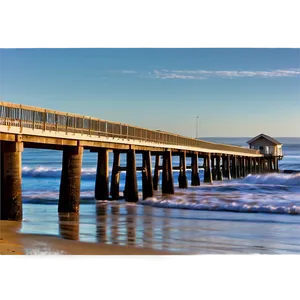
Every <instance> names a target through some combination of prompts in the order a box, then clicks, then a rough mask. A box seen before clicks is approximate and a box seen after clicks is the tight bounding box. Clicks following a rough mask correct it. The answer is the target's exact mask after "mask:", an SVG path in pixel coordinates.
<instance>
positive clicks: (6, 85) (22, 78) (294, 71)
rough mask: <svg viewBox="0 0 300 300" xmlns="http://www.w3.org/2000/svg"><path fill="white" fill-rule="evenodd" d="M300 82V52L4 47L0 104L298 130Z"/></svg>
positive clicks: (126, 118) (235, 132)
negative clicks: (6, 102)
mask: <svg viewBox="0 0 300 300" xmlns="http://www.w3.org/2000/svg"><path fill="white" fill-rule="evenodd" d="M299 83H300V52H299V49H275V48H274V49H252V48H249V49H246V48H242V49H238V48H231V49H223V48H214V49H208V48H204V49H197V48H190V49H184V48H179V49H175V48H165V49H160V48H153V49H136V48H135V49H121V48H119V49H118V48H115V49H96V48H93V49H0V100H1V101H8V102H13V103H20V104H27V105H33V106H39V107H43V108H50V109H55V110H60V111H65V112H70V113H71V112H73V113H78V114H83V115H86V116H93V117H98V118H101V119H105V120H110V121H117V122H122V123H127V124H131V125H135V126H140V127H144V128H149V129H159V130H163V131H169V132H173V133H178V134H182V135H185V136H189V137H196V132H198V136H197V137H199V138H201V137H253V136H256V135H258V134H260V133H265V134H268V135H270V136H273V137H293V136H297V137H299V136H300V121H299V120H300V84H299ZM197 117H198V118H197ZM197 120H198V122H197ZM197 123H198V129H197V128H196V127H197Z"/></svg>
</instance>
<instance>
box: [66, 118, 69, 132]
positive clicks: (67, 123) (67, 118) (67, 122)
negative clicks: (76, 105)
mask: <svg viewBox="0 0 300 300" xmlns="http://www.w3.org/2000/svg"><path fill="white" fill-rule="evenodd" d="M68 120H69V117H68V114H66V134H68Z"/></svg>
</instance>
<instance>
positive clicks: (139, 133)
mask: <svg viewBox="0 0 300 300" xmlns="http://www.w3.org/2000/svg"><path fill="white" fill-rule="evenodd" d="M0 148H1V162H0V163H1V199H0V203H1V206H0V209H1V210H0V215H1V216H0V219H1V220H21V219H22V188H21V183H22V152H23V149H24V148H39V149H54V150H58V151H63V159H62V172H61V181H60V194H59V201H58V211H59V212H75V213H77V212H79V200H80V180H81V167H82V156H83V151H84V150H86V149H87V150H89V151H91V152H96V153H97V155H98V162H97V172H96V182H95V199H96V200H106V199H114V200H116V199H119V198H120V191H119V184H120V172H126V182H125V189H124V193H123V194H124V198H125V200H126V201H129V202H137V201H139V197H138V189H137V175H136V173H137V171H139V172H142V195H143V199H146V198H148V197H152V196H153V193H154V190H158V187H159V185H160V184H159V178H160V176H159V174H160V172H162V182H161V192H162V193H163V194H174V181H175V182H176V180H175V179H174V175H173V170H174V169H176V170H179V177H178V183H179V188H182V189H185V188H187V187H188V180H187V175H186V170H187V169H191V171H192V172H191V185H192V186H199V185H200V184H201V183H200V177H199V168H200V167H202V168H204V182H206V183H212V182H213V181H221V180H223V179H224V178H227V179H229V180H230V179H232V178H233V179H237V178H242V177H245V176H247V175H248V174H250V173H251V174H258V173H265V172H276V171H278V159H280V157H278V156H272V155H270V154H268V155H265V154H263V153H261V151H260V150H258V149H247V148H242V147H238V146H232V145H224V144H217V143H211V142H206V141H202V140H198V139H194V138H189V137H185V136H181V135H177V134H173V133H168V132H163V131H159V130H150V129H145V128H140V127H136V126H131V125H128V124H123V123H116V122H110V121H106V120H102V119H97V118H92V117H87V116H82V115H77V114H72V113H64V112H59V111H54V110H50V109H43V108H38V107H32V106H25V105H20V104H13V103H9V102H0ZM109 152H113V167H112V173H111V178H109V172H108V170H109V169H108V155H109ZM122 153H125V154H126V162H127V163H126V167H121V166H120V154H122ZM137 153H138V154H142V158H143V159H142V161H143V164H142V166H136V154H137ZM174 156H178V157H179V162H180V164H179V166H175V167H173V164H172V158H173V157H174ZM152 157H155V165H154V174H152ZM187 157H190V158H191V165H187V164H186V158H187ZM199 158H201V159H203V161H204V165H203V166H199ZM109 180H110V190H109Z"/></svg>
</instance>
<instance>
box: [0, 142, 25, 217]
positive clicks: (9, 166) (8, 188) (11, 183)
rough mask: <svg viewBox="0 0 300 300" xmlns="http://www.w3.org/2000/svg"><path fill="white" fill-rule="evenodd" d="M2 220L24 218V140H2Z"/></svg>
mask: <svg viewBox="0 0 300 300" xmlns="http://www.w3.org/2000/svg"><path fill="white" fill-rule="evenodd" d="M0 148H1V149H0V150H1V154H0V155H1V160H0V163H1V166H0V168H1V182H0V184H1V186H0V187H1V199H0V220H14V221H20V220H22V152H23V143H22V142H18V141H17V142H0Z"/></svg>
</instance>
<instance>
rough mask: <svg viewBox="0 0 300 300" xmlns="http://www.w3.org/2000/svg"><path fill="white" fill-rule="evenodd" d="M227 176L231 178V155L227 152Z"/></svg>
mask: <svg viewBox="0 0 300 300" xmlns="http://www.w3.org/2000/svg"><path fill="white" fill-rule="evenodd" d="M227 178H228V180H231V157H230V155H229V154H228V155H227Z"/></svg>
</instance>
